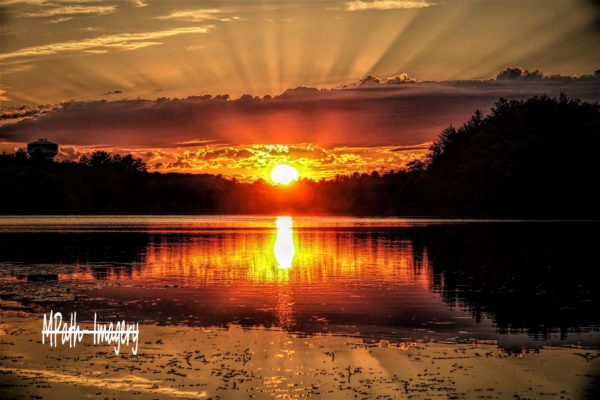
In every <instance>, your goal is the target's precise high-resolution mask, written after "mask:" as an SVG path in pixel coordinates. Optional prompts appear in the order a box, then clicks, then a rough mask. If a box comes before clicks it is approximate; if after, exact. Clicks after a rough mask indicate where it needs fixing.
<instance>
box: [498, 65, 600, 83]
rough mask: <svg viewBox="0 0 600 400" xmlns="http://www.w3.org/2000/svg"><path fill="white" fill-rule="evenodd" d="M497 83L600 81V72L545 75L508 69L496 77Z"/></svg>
mask: <svg viewBox="0 0 600 400" xmlns="http://www.w3.org/2000/svg"><path fill="white" fill-rule="evenodd" d="M496 80H497V81H515V80H522V81H543V80H548V81H585V80H600V70H598V71H594V73H593V74H585V75H579V76H571V75H545V74H543V73H541V72H540V71H538V70H535V71H529V70H527V69H525V68H523V67H506V68H505V69H503V70H502V71H500V72H499V73H498V75H496Z"/></svg>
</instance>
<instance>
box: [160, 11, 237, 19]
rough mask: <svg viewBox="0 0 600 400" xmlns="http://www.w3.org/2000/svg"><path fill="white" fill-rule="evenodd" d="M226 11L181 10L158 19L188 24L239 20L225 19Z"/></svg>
mask: <svg viewBox="0 0 600 400" xmlns="http://www.w3.org/2000/svg"><path fill="white" fill-rule="evenodd" d="M224 14H226V12H225V11H223V10H221V9H217V8H209V9H196V10H181V11H173V12H172V13H170V14H168V15H161V16H158V17H156V18H157V19H163V20H174V21H187V22H203V21H222V22H229V21H233V20H238V19H239V17H225V16H224Z"/></svg>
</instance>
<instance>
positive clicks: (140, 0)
mask: <svg viewBox="0 0 600 400" xmlns="http://www.w3.org/2000/svg"><path fill="white" fill-rule="evenodd" d="M131 2H132V3H133V5H134V6H136V7H147V6H148V3H146V2H145V1H143V0H131Z"/></svg>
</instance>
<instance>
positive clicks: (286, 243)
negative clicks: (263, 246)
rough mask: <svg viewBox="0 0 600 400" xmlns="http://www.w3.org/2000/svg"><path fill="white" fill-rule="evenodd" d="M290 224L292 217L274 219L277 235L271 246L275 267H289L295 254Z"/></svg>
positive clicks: (291, 224) (291, 223)
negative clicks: (275, 261) (275, 262)
mask: <svg viewBox="0 0 600 400" xmlns="http://www.w3.org/2000/svg"><path fill="white" fill-rule="evenodd" d="M292 226H293V221H292V217H288V216H281V217H277V219H276V220H275V227H276V228H277V236H276V238H275V244H274V246H273V253H274V254H275V260H277V268H280V269H289V268H291V267H292V261H293V260H294V255H295V254H296V246H295V245H294V233H293V231H292Z"/></svg>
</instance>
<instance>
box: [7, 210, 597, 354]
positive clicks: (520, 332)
mask: <svg viewBox="0 0 600 400" xmlns="http://www.w3.org/2000/svg"><path fill="white" fill-rule="evenodd" d="M598 228H600V224H598V223H594V222H544V221H540V222H522V221H510V222H499V221H476V220H471V221H463V220H434V219H399V218H345V217H344V218H342V217H289V216H279V217H244V216H242V217H237V216H236V217H233V216H210V217H204V216H202V217H187V216H186V217H156V216H153V217H148V216H131V217H117V216H101V217H100V216H93V217H0V299H1V300H2V307H3V308H5V309H10V308H14V309H25V310H27V311H32V312H39V313H44V312H49V311H50V310H51V309H53V310H55V311H62V312H63V314H67V313H69V312H71V311H77V312H78V317H79V319H82V320H85V319H88V320H89V319H91V318H92V317H93V313H94V312H98V314H99V315H101V316H102V319H103V320H116V319H117V318H120V319H125V320H127V321H132V320H136V321H139V322H140V323H141V325H142V326H143V325H144V324H152V323H158V324H161V325H163V324H164V325H188V326H207V327H208V326H227V325H230V324H236V325H241V326H244V327H266V328H281V329H283V330H286V331H290V332H295V333H301V334H307V335H313V334H321V333H329V334H334V335H351V336H356V337H359V338H362V339H364V340H365V341H380V340H382V339H386V340H389V341H398V342H402V341H411V340H416V341H419V340H425V341H428V340H434V341H444V342H447V341H452V342H463V341H473V340H494V341H496V342H497V343H498V344H499V345H500V346H501V347H504V348H507V349H511V348H523V347H526V348H532V347H540V346H545V345H553V346H554V345H559V346H560V345H582V346H586V347H592V348H600V334H599V328H600V312H599V310H600V298H599V296H598V291H597V285H598V278H599V277H600V272H599V261H598V249H599V247H598V246H599V244H600V240H599V239H600V233H599V230H598Z"/></svg>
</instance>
